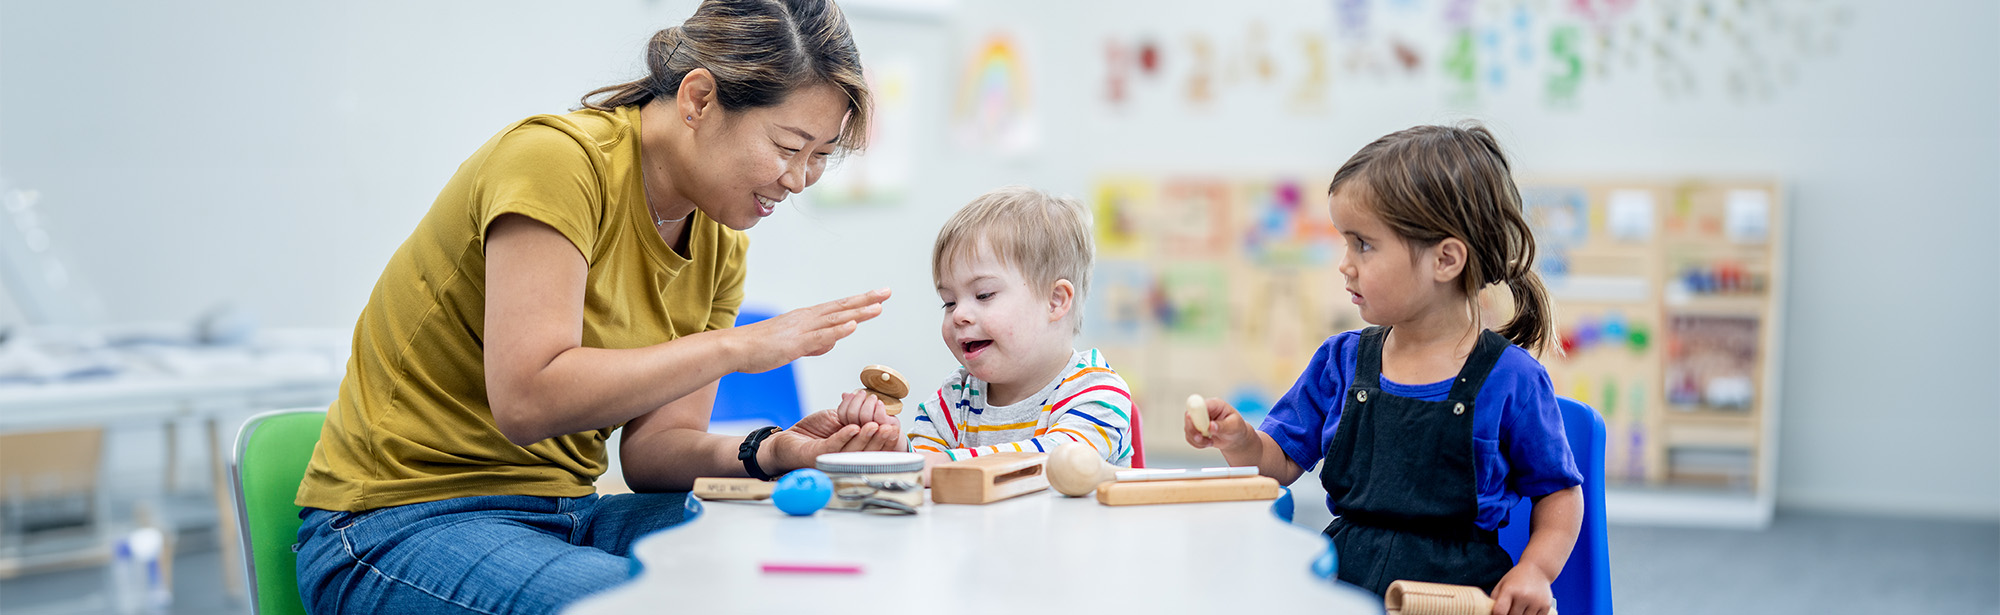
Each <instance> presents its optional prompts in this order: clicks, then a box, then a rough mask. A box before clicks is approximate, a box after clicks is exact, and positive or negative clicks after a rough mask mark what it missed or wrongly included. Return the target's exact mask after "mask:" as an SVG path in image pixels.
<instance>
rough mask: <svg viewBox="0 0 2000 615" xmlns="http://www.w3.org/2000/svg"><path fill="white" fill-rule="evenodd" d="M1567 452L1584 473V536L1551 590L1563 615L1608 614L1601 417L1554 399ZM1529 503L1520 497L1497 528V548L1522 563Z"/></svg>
mask: <svg viewBox="0 0 2000 615" xmlns="http://www.w3.org/2000/svg"><path fill="white" fill-rule="evenodd" d="M1556 407H1557V408H1558V409H1559V410H1560V411H1561V412H1562V420H1563V431H1564V432H1565V434H1566V435H1567V436H1568V438H1569V450H1570V453H1571V454H1572V455H1575V456H1576V465H1577V468H1576V469H1577V470H1578V471H1581V472H1583V531H1581V532H1579V533H1578V534H1577V537H1576V548H1575V549H1574V550H1572V551H1570V553H1569V562H1568V563H1565V564H1563V569H1562V574H1560V575H1557V576H1556V580H1555V583H1554V584H1553V585H1552V586H1551V587H1550V589H1551V591H1553V592H1554V593H1555V598H1556V608H1557V609H1558V610H1560V611H1562V613H1563V615H1611V553H1610V547H1609V546H1608V545H1607V544H1606V541H1605V536H1604V418H1603V417H1600V416H1598V415H1597V411H1596V410H1594V409H1591V407H1590V406H1587V405H1584V403H1583V402H1579V401H1576V400H1574V399H1570V398H1567V397H1557V398H1556ZM1533 508H1534V502H1533V501H1531V500H1528V499H1527V498H1522V499H1521V503H1520V504H1517V505H1515V506H1514V510H1512V511H1509V512H1508V514H1507V527H1503V528H1500V546H1501V548H1504V549H1506V550H1507V553H1508V554H1511V555H1513V556H1514V560H1515V561H1516V562H1518V561H1520V559H1521V550H1522V549H1524V548H1526V547H1527V546H1528V523H1529V519H1531V518H1532V516H1531V515H1532V512H1531V510H1532V509H1533Z"/></svg>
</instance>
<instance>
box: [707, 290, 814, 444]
mask: <svg viewBox="0 0 2000 615" xmlns="http://www.w3.org/2000/svg"><path fill="white" fill-rule="evenodd" d="M774 315H775V314H773V313H771V312H764V311H760V310H755V309H750V308H744V309H742V310H740V311H738V312H737V314H736V324H737V325H738V326H742V325H747V324H750V323H754V322H757V321H760V320H764V319H766V318H770V317H772V316H774ZM804 416H805V404H804V403H803V402H801V401H800V400H799V377H798V372H797V371H796V370H793V369H792V364H790V363H786V364H785V365H784V366H783V367H779V368H778V369H774V370H771V371H768V372H763V373H760V374H744V373H735V374H730V375H727V376H723V377H722V383H721V385H720V386H719V387H718V389H717V390H716V392H715V411H714V412H713V413H711V414H710V415H709V421H710V422H712V423H720V422H730V421H748V420H764V421H769V422H770V423H771V424H772V425H777V426H778V427H781V428H790V427H791V426H792V423H797V422H799V418H801V417H804Z"/></svg>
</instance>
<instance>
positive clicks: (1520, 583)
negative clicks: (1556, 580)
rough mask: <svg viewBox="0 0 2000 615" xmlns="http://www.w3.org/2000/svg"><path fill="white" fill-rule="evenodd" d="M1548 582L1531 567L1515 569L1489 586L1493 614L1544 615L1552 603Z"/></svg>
mask: <svg viewBox="0 0 2000 615" xmlns="http://www.w3.org/2000/svg"><path fill="white" fill-rule="evenodd" d="M1551 580H1552V579H1549V578H1548V575H1547V574H1544V573H1543V572H1542V571H1541V569H1539V568H1537V567H1535V566H1515V567H1514V569H1513V570H1509V571H1507V576H1504V577H1500V583H1499V584H1498V585H1494V586H1493V615H1546V614H1547V613H1548V612H1549V610H1550V608H1549V607H1551V606H1553V605H1554V603H1555V596H1554V595H1553V594H1550V593H1549V582H1550V581H1551Z"/></svg>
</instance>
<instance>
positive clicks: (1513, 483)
mask: <svg viewBox="0 0 2000 615" xmlns="http://www.w3.org/2000/svg"><path fill="white" fill-rule="evenodd" d="M1360 348H1361V332H1360V331H1348V332H1346V333H1342V334H1339V335H1335V336H1333V337H1330V338H1327V340H1326V342H1325V343H1323V344H1320V346H1319V350H1318V351H1316V352H1314V353H1313V358H1312V363H1311V364H1309V365H1307V366H1306V371H1305V373H1304V374H1301V375H1300V376H1299V381H1298V382H1296V383H1293V384H1292V390H1290V391H1286V392H1285V396H1284V397H1282V398H1279V399H1278V403H1277V404H1276V405H1274V406H1272V408H1271V414H1270V415H1269V416H1267V417H1265V419H1264V424H1263V425H1261V426H1259V427H1258V429H1261V430H1263V431H1264V433H1267V434H1271V439H1272V440H1276V441H1277V442H1278V447H1279V448H1282V449H1284V451H1285V455H1286V456H1287V457H1291V458H1292V461H1293V462H1294V463H1297V464H1299V467H1300V468H1304V469H1311V468H1312V467H1313V465H1314V464H1317V463H1319V461H1320V459H1321V458H1323V457H1325V456H1326V445H1327V442H1329V441H1331V440H1332V439H1333V432H1334V429H1335V427H1337V426H1338V425H1339V423H1340V411H1341V408H1342V407H1343V406H1344V404H1345V402H1346V400H1347V387H1348V385H1350V384H1352V383H1353V382H1354V370H1355V369H1356V367H1355V356H1356V355H1357V354H1358V353H1359V351H1360ZM1336 357H1337V358H1338V359H1336ZM1382 391H1383V392H1385V393H1388V394H1390V395H1395V396H1397V397H1408V398H1411V399H1420V400H1424V401H1444V399H1445V397H1446V396H1448V395H1450V394H1451V379H1449V378H1447V379H1445V380H1444V381H1442V382H1433V383H1430V384H1420V385H1408V384H1398V383H1395V382H1390V381H1389V379H1388V378H1382ZM1472 408H1473V411H1472V444H1473V457H1472V469H1473V473H1474V474H1476V475H1477V479H1476V480H1475V481H1474V482H1475V483H1476V484H1477V485H1478V487H1479V518H1478V526H1479V527H1480V528H1481V529H1487V530H1497V529H1499V528H1500V522H1501V521H1502V520H1504V519H1506V518H1507V511H1508V510H1509V509H1512V508H1513V507H1514V504H1515V503H1517V502H1519V501H1520V500H1521V498H1522V497H1523V496H1526V497H1529V498H1538V497H1541V496H1544V495H1548V494H1551V493H1555V492H1557V491H1561V490H1564V489H1568V488H1570V487H1573V486H1576V485H1581V484H1583V474H1582V473H1581V472H1578V471H1577V469H1576V460H1575V459H1573V458H1572V457H1571V456H1570V452H1569V439H1568V438H1566V437H1565V436H1564V434H1563V424H1562V414H1561V413H1560V412H1559V411H1558V410H1557V409H1556V396H1555V388H1554V387H1553V386H1552V385H1551V384H1550V383H1549V372H1548V370H1546V369H1543V368H1542V364H1541V363H1539V362H1537V361H1535V358H1534V357H1533V356H1531V355H1529V354H1528V351H1526V350H1522V349H1521V347H1520V346H1514V345H1511V344H1509V345H1508V346H1507V348H1506V349H1505V350H1503V351H1501V353H1500V360H1499V361H1497V362H1495V363H1494V364H1493V371H1492V373H1490V374H1488V375H1487V376H1486V383H1485V384H1484V385H1481V386H1480V388H1479V395H1478V396H1477V397H1474V398H1473V402H1472ZM1326 506H1327V509H1328V510H1332V509H1333V497H1332V496H1328V497H1327V501H1326Z"/></svg>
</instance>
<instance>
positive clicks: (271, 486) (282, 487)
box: [229, 408, 326, 615]
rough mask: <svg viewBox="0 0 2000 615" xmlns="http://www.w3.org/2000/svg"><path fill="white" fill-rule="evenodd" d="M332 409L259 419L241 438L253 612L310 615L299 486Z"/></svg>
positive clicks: (239, 506)
mask: <svg viewBox="0 0 2000 615" xmlns="http://www.w3.org/2000/svg"><path fill="white" fill-rule="evenodd" d="M325 423H326V409H325V408H312V409H299V410H275V411H271V412H265V413H263V414H259V415H256V416H253V417H250V420H249V421H247V422H245V423H244V424H243V429H242V430H241V431H238V432H237V433H236V446H235V449H234V450H235V452H234V454H233V455H232V456H231V457H230V459H229V482H230V485H229V486H230V491H231V492H232V493H233V494H234V495H235V496H236V518H237V520H238V521H239V523H237V527H238V528H240V529H241V530H242V534H241V538H242V543H243V562H244V563H245V566H244V568H245V569H246V570H247V572H248V573H249V577H250V582H249V583H248V584H247V586H248V587H249V588H250V609H251V612H252V613H257V614H258V615H305V612H306V608H305V605H304V604H303V603H301V602H300V599H299V577H298V572H297V570H298V554H297V553H293V552H292V544H293V543H296V542H298V537H299V523H300V521H299V510H300V508H299V506H298V505H297V504H293V503H292V501H293V500H294V499H296V498H297V497H298V494H299V483H300V482H301V481H303V480H305V475H306V463H307V462H309V461H311V460H312V454H313V447H314V446H316V445H318V444H319V433H320V427H321V425H323V424H325Z"/></svg>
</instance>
